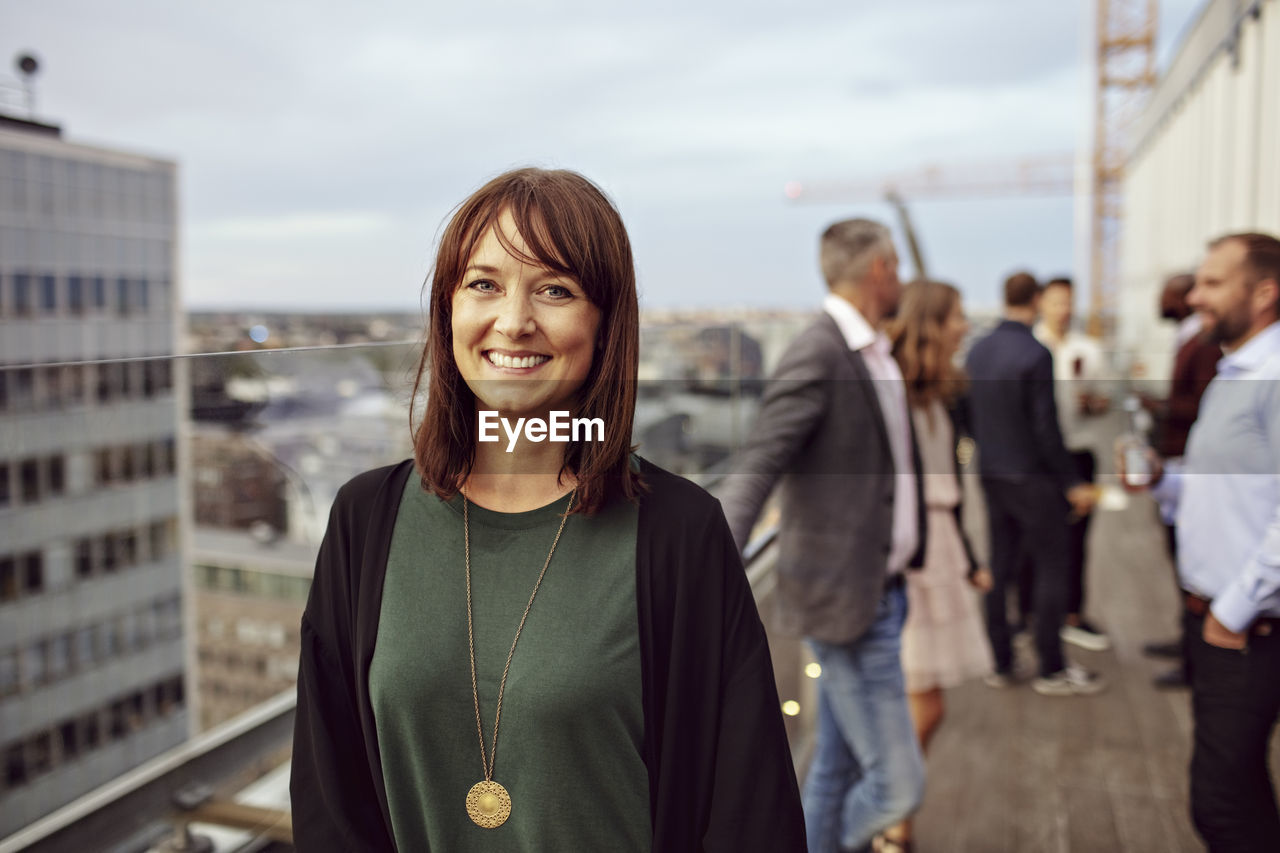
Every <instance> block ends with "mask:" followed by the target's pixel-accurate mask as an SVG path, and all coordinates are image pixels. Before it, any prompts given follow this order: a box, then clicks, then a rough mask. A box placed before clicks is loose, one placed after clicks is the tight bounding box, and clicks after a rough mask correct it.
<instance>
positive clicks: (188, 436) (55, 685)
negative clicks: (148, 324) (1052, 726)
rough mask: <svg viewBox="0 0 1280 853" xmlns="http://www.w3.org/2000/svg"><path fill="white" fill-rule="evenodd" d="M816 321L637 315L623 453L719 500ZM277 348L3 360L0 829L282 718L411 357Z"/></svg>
mask: <svg viewBox="0 0 1280 853" xmlns="http://www.w3.org/2000/svg"><path fill="white" fill-rule="evenodd" d="M810 316H811V315H803V314H795V315H781V316H776V317H770V316H757V317H752V318H747V319H745V320H741V321H718V322H706V323H701V324H689V323H678V322H671V323H658V324H651V325H647V326H646V327H645V328H644V330H643V332H642V358H641V365H640V375H641V379H640V382H639V386H638V388H637V405H636V413H635V429H634V433H633V440H634V442H635V444H637V445H638V448H639V450H638V452H639V453H641V454H643V455H645V456H646V457H648V458H649V459H651V460H652V461H654V462H655V463H657V464H659V465H661V466H663V467H665V468H667V469H669V470H672V471H675V472H677V473H681V474H684V475H686V476H689V477H691V478H693V479H695V480H696V481H699V482H701V483H702V484H703V485H704V486H705V487H707V488H708V489H710V490H711V491H712V492H713V493H715V492H716V491H717V490H718V489H720V488H722V487H723V484H724V480H723V478H724V476H725V475H726V473H728V470H729V466H728V460H730V459H731V458H732V456H733V454H734V452H735V451H736V450H737V449H738V448H739V447H740V446H741V445H742V443H743V442H744V441H745V440H746V437H747V435H748V433H749V431H750V428H751V425H752V422H753V420H754V417H755V414H756V412H757V410H758V407H759V401H760V395H761V394H762V392H763V390H764V378H765V377H766V376H767V375H768V374H769V370H770V369H771V368H772V367H773V365H774V364H775V363H776V360H777V358H778V356H779V355H780V353H781V351H782V349H783V347H784V346H785V344H786V343H787V342H788V341H789V340H790V339H791V338H792V337H793V336H794V335H795V334H796V333H797V332H798V331H799V330H800V329H801V328H803V326H804V324H805V323H806V322H807V321H808V319H809V317H810ZM379 331H380V332H381V337H383V338H385V337H387V336H388V329H387V328H382V329H380V330H379ZM354 337H358V336H354ZM293 340H294V341H295V342H296V343H299V344H302V345H299V346H293V347H289V348H282V349H259V350H255V351H237V352H222V353H208V354H200V355H191V356H177V357H175V356H168V357H165V356H159V357H145V358H132V359H117V360H104V359H98V360H89V361H79V362H59V363H49V362H46V363H41V364H26V365H14V364H9V365H4V366H0V427H2V431H0V543H3V544H0V626H2V627H0V732H3V736H2V737H0V741H2V742H0V754H2V757H3V762H4V774H3V776H0V804H2V805H3V806H4V808H3V812H4V814H5V816H6V817H5V820H6V821H7V823H6V825H4V826H3V827H0V839H3V838H5V837H6V836H8V835H10V834H12V833H16V832H19V831H21V830H24V829H26V830H28V832H29V830H30V828H31V827H32V826H39V825H40V822H41V821H42V820H45V821H46V822H47V821H48V820H49V818H48V816H49V815H51V814H52V815H54V816H55V817H57V816H59V815H61V817H62V820H63V823H64V824H70V825H74V823H75V821H77V820H84V819H87V818H85V817H84V815H85V814H87V812H85V807H84V802H85V799H84V798H85V797H86V795H87V796H89V797H92V796H93V795H94V793H95V792H99V793H100V792H101V791H103V790H109V789H110V786H112V785H115V786H116V789H117V790H119V789H121V786H122V785H123V786H124V788H125V789H127V788H128V785H129V784H131V783H127V782H126V780H129V779H131V778H134V777H131V776H130V774H135V775H136V771H137V769H138V768H139V767H148V766H151V765H150V764H149V763H148V762H152V763H154V762H155V761H162V760H167V759H166V756H170V757H171V756H173V755H176V754H179V753H175V752H174V750H180V749H187V750H188V751H190V750H191V749H193V748H195V747H196V745H199V749H200V750H203V749H205V747H206V746H207V745H208V744H209V743H217V742H221V741H219V738H230V736H229V735H227V734H226V733H227V732H229V731H232V730H236V731H239V730H240V729H243V728H244V726H245V725H246V723H245V721H246V720H252V719H255V716H254V715H255V714H256V715H258V716H259V717H262V719H263V720H266V719H270V720H274V721H275V722H274V723H272V725H275V726H276V727H277V730H278V731H279V732H287V728H288V727H287V726H284V725H282V724H280V723H279V720H278V712H279V706H280V703H281V702H284V703H285V704H286V705H287V704H288V701H289V700H288V698H287V697H288V696H289V695H290V694H291V691H292V689H293V683H294V679H295V677H296V670H297V659H298V649H299V635H298V628H299V620H300V616H301V612H302V607H303V605H304V603H305V600H306V596H307V592H308V589H309V586H310V578H311V574H312V571H313V567H314V562H315V555H316V551H317V549H318V547H319V544H320V540H321V537H322V536H323V533H324V530H325V527H326V524H327V519H328V513H329V508H330V505H331V504H332V501H333V499H334V496H335V495H336V493H337V490H338V488H339V487H340V486H341V485H342V484H343V483H345V482H346V481H347V480H349V479H350V478H351V477H353V476H355V475H356V474H358V473H360V472H362V471H365V470H368V469H370V468H374V467H378V466H380V465H385V464H390V463H393V462H396V461H399V460H401V459H404V458H406V457H407V456H409V455H411V432H410V420H409V408H410V401H411V396H412V389H413V378H414V374H415V371H416V368H417V364H418V357H419V355H420V352H421V350H420V344H419V343H418V342H417V341H413V340H398V341H397V340H392V341H388V340H382V341H359V342H353V343H347V344H326V345H318V346H312V345H305V340H306V339H305V335H304V334H303V333H301V332H299V333H298V335H296V336H295V337H294V339H293ZM240 343H241V344H242V343H243V341H241V342H240ZM1121 390H1122V389H1121V388H1120V386H1119V385H1117V390H1116V393H1119V392H1120V391H1121ZM775 523H776V515H774V514H773V513H771V512H770V511H768V510H766V513H765V514H764V516H763V520H762V522H761V524H760V526H759V527H758V528H757V531H756V534H755V537H754V538H753V541H752V544H751V545H750V546H749V547H748V549H747V557H748V559H747V572H748V576H749V579H750V581H751V584H752V588H753V591H754V592H755V594H756V598H757V602H758V604H759V605H760V608H761V612H762V614H764V615H765V616H766V619H765V622H766V626H768V625H769V621H770V620H769V619H768V618H767V616H768V613H769V611H771V609H772V607H773V601H772V597H773V595H774V585H773V575H772V569H773V561H774V559H775V558H776V554H775V552H774V551H775V549H773V548H771V547H770V543H771V542H772V537H773V535H774V533H775V532H776V528H775V526H774V525H775ZM769 639H770V645H771V650H772V653H773V659H774V664H775V671H776V677H777V682H778V687H779V701H780V703H781V705H782V709H783V711H784V713H785V714H786V721H787V726H788V733H789V735H790V736H791V738H792V743H793V747H794V749H795V752H796V758H797V764H798V766H803V763H804V761H805V757H806V754H807V748H808V743H809V738H810V735H811V733H812V729H813V724H814V713H813V712H814V684H815V682H814V679H815V678H816V676H817V674H818V671H817V668H816V664H814V663H813V662H812V661H811V660H810V658H809V657H808V655H807V652H806V650H805V648H804V646H803V645H802V644H801V643H800V642H799V641H797V640H795V639H792V638H788V637H782V636H777V635H774V634H773V633H772V632H770V637H769ZM281 697H285V698H284V699H282V698H281ZM290 707H291V706H290ZM268 708H274V709H276V710H275V711H272V712H271V713H268V712H267V711H265V710H264V709H268ZM288 713H291V711H289V712H288ZM264 715H265V716H264ZM264 725H265V723H264ZM237 727H239V729H237ZM237 737H239V736H237ZM211 739H212V740H211ZM237 742H239V743H241V746H240V747H239V749H240V750H241V753H240V754H239V757H238V759H237V760H243V765H244V766H243V767H242V768H241V769H245V768H252V769H253V771H254V773H262V772H266V771H267V770H269V769H271V767H275V766H278V765H279V762H280V761H281V760H287V752H288V743H287V740H285V741H284V742H283V743H280V742H276V743H274V744H262V745H260V748H261V754H247V753H245V752H244V750H246V749H247V748H248V747H245V746H244V744H246V743H256V742H254V741H246V740H239V741H237ZM253 748H254V749H259V746H254V747H253ZM201 754H204V753H203V752H201ZM228 754H230V753H228ZM268 759H271V760H268ZM219 773H221V771H219ZM254 773H249V776H252V775H254ZM214 776H216V777H217V778H218V779H219V780H220V781H219V784H220V785H222V784H230V783H231V781H232V780H234V785H236V786H238V787H236V788H234V789H232V788H228V789H227V790H225V791H223V790H219V791H218V792H217V796H218V797H221V798H222V799H224V800H227V801H231V800H232V799H233V798H234V797H235V796H236V791H238V790H240V789H241V788H243V787H244V786H245V785H246V784H247V781H248V778H247V777H246V775H245V774H244V773H225V774H222V775H218V774H214ZM157 778H163V777H162V776H156V775H155V774H151V775H150V776H148V777H147V779H149V780H150V781H147V780H142V781H138V782H137V784H138V785H141V786H144V787H145V786H146V785H147V784H153V783H154V784H161V783H158V782H155V779H157ZM211 778H213V777H211ZM103 786H107V788H104V787H103ZM138 790H141V789H138ZM135 793H136V792H135ZM255 796H256V797H257V800H256V803H257V805H256V806H255V807H257V808H267V809H268V810H270V809H271V808H272V806H271V802H272V801H271V799H270V795H269V794H266V793H263V792H261V791H259V792H257V793H256V794H255ZM276 796H277V800H279V797H280V787H279V786H278V785H277V786H276ZM118 802H119V803H121V804H123V803H125V802H127V800H125V799H122V800H119V801H118ZM68 803H71V804H72V805H73V806H75V805H77V804H78V808H79V811H75V810H72V811H68V809H69V808H71V807H70V806H68ZM105 807H107V808H110V806H109V805H108V806H105ZM125 807H126V806H124V805H119V806H118V808H125ZM276 807H277V810H279V809H287V799H286V800H284V801H283V802H276ZM59 810H61V811H59ZM77 815H80V816H79V817H77ZM84 825H85V826H86V827H87V826H89V825H90V824H84ZM65 828H66V827H65V826H64V827H63V828H62V829H63V830H65ZM242 831H243V830H242ZM250 834H251V835H252V833H250ZM0 844H3V842H0ZM0 849H4V848H3V847H0ZM50 849H53V848H50ZM138 849H146V846H145V845H143V846H141V847H139V848H138ZM220 849H221V848H220ZM226 849H235V848H226Z"/></svg>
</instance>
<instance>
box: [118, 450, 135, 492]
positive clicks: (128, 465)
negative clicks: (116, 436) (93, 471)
mask: <svg viewBox="0 0 1280 853" xmlns="http://www.w3.org/2000/svg"><path fill="white" fill-rule="evenodd" d="M119 452H120V476H121V478H122V479H123V480H124V481H125V482H126V483H132V482H133V481H134V478H135V476H136V471H135V470H134V464H133V447H131V446H129V445H125V446H124V447H122V448H120V449H119Z"/></svg>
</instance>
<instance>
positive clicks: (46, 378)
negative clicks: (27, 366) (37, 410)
mask: <svg viewBox="0 0 1280 853" xmlns="http://www.w3.org/2000/svg"><path fill="white" fill-rule="evenodd" d="M60 374H61V371H60V370H59V369H58V368H56V367H38V368H36V380H37V383H38V384H39V385H41V386H43V388H42V389H41V390H42V391H43V392H44V394H43V397H44V399H43V401H42V404H43V408H46V409H59V408H61V407H62V382H61V381H60V380H61V378H62V377H61V375H60Z"/></svg>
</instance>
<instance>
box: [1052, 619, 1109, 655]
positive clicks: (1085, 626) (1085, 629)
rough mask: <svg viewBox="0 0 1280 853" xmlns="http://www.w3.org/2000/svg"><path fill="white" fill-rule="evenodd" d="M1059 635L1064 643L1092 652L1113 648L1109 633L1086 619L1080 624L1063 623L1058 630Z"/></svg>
mask: <svg viewBox="0 0 1280 853" xmlns="http://www.w3.org/2000/svg"><path fill="white" fill-rule="evenodd" d="M1058 636H1060V637H1061V638H1062V641H1063V642H1064V643H1070V644H1071V645H1073V646H1079V647H1080V648H1082V649H1087V650H1088V651H1091V652H1105V651H1106V650H1107V649H1109V648H1111V640H1110V639H1109V638H1108V637H1107V635H1106V634H1104V633H1102V632H1101V631H1099V630H1098V629H1097V628H1095V627H1093V626H1092V625H1090V624H1089V623H1088V622H1084V621H1081V622H1080V624H1079V625H1063V626H1062V628H1061V629H1060V630H1059V631H1058Z"/></svg>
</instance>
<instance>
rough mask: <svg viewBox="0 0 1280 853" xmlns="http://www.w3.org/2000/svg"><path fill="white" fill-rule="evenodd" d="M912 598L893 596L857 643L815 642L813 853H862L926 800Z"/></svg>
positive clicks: (808, 813) (809, 782) (809, 790)
mask: <svg viewBox="0 0 1280 853" xmlns="http://www.w3.org/2000/svg"><path fill="white" fill-rule="evenodd" d="M906 618H907V594H906V590H904V589H903V588H902V587H898V588H896V589H891V590H888V591H887V592H885V594H884V595H883V596H882V597H881V599H880V604H879V605H878V607H877V608H876V618H875V622H873V623H872V625H871V628H870V629H868V630H867V632H866V633H865V634H863V635H862V636H861V637H859V638H858V639H857V640H854V641H853V642H851V643H845V644H840V645H831V644H829V643H824V642H821V641H819V640H813V639H811V640H809V645H810V647H811V648H812V649H813V653H814V656H815V657H816V658H817V660H818V663H819V664H820V665H821V666H822V675H821V677H820V678H819V680H818V735H817V743H816V745H815V747H814V754H813V762H812V764H811V765H810V767H809V775H808V776H807V777H806V778H805V783H804V817H805V832H806V833H807V834H808V837H809V853H836V851H840V850H856V849H858V848H860V847H863V846H865V845H866V844H868V843H869V842H870V841H871V839H872V837H873V836H874V835H875V834H876V833H878V832H880V831H882V830H884V829H887V828H888V827H890V826H893V825H894V824H896V823H898V822H899V821H901V820H903V819H904V818H906V817H907V816H909V815H910V814H911V813H912V812H913V811H915V810H916V808H917V807H918V806H919V805H920V800H921V799H922V798H923V796H924V758H923V756H922V755H921V753H920V743H919V741H918V740H917V739H916V730H915V726H914V725H913V724H912V722H911V712H910V710H909V709H908V707H907V695H906V689H905V686H904V684H903V678H902V662H901V660H900V658H899V655H900V652H901V647H902V642H901V636H902V625H903V623H904V622H905V621H906Z"/></svg>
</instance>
